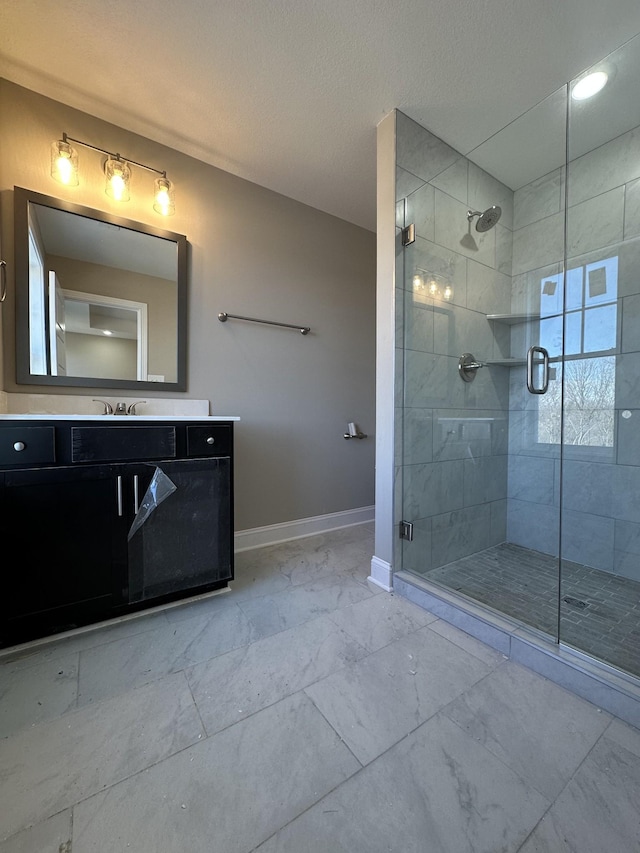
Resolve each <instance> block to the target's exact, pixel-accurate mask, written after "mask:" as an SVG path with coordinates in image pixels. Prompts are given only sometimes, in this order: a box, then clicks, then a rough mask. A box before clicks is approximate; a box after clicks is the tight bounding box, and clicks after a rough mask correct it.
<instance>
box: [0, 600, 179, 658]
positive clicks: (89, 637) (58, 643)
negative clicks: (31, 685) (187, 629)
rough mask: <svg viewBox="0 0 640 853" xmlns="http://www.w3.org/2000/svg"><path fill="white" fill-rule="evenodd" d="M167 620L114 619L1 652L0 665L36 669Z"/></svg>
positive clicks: (146, 616) (158, 613)
mask: <svg viewBox="0 0 640 853" xmlns="http://www.w3.org/2000/svg"><path fill="white" fill-rule="evenodd" d="M166 624H167V617H166V615H165V612H164V611H163V610H150V611H148V612H141V613H134V614H132V615H131V616H129V617H127V618H125V619H114V620H112V621H109V622H102V623H99V624H97V625H89V626H87V627H86V628H80V629H79V630H77V631H74V632H73V633H70V634H69V635H67V636H61V637H56V636H51V637H46V638H44V639H42V640H38V641H36V642H35V643H29V644H25V645H24V646H19V647H15V648H13V649H12V648H9V649H4V650H3V651H2V652H0V664H5V663H8V662H10V663H11V665H12V666H13V667H14V669H16V670H17V669H18V668H25V669H27V668H29V667H31V666H39V665H40V664H43V663H46V662H47V661H50V660H55V659H57V658H61V657H66V656H67V655H70V654H73V653H77V652H81V651H83V650H84V649H92V648H94V647H95V646H102V645H104V644H105V643H112V642H114V641H115V640H120V639H123V638H125V637H135V636H137V635H138V634H144V633H145V632H146V631H154V630H156V629H158V628H163V627H164V626H165V625H166Z"/></svg>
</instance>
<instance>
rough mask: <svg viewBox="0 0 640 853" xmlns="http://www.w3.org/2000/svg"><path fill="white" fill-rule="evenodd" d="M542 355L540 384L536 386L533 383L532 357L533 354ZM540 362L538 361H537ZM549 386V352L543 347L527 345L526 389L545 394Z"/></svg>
mask: <svg viewBox="0 0 640 853" xmlns="http://www.w3.org/2000/svg"><path fill="white" fill-rule="evenodd" d="M536 353H538V355H541V356H542V385H541V386H540V388H536V387H535V385H534V384H533V366H534V361H533V358H534V356H535V354H536ZM538 364H540V362H538ZM548 388H549V353H548V352H547V350H546V349H545V348H544V347H529V352H528V353H527V389H528V391H529V393H530V394H546V393H547V389H548Z"/></svg>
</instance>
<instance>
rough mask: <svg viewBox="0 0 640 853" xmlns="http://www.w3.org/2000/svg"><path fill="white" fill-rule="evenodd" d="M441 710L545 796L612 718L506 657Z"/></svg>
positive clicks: (578, 761) (566, 776) (565, 776)
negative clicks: (489, 672)
mask: <svg viewBox="0 0 640 853" xmlns="http://www.w3.org/2000/svg"><path fill="white" fill-rule="evenodd" d="M443 713H444V714H446V716H447V717H449V719H451V720H453V722H455V723H457V724H458V725H459V726H460V727H461V728H462V729H464V731H466V732H467V733H468V734H469V735H470V736H471V737H472V738H473V739H474V740H477V741H478V742H479V743H481V744H482V745H483V746H484V747H486V748H487V749H488V750H489V751H490V752H492V753H493V754H494V755H495V756H496V757H497V758H499V759H500V760H501V761H503V762H504V763H505V764H506V765H507V766H509V767H511V769H512V770H514V771H515V772H516V773H517V774H518V775H519V776H520V777H521V778H522V779H524V780H525V781H526V782H527V783H528V784H529V785H531V786H533V787H535V788H537V789H538V791H540V793H542V794H544V795H545V796H546V797H549V798H550V799H555V798H556V797H557V796H558V794H559V793H560V792H561V791H562V789H563V788H564V786H565V785H566V784H567V782H568V781H569V780H570V779H571V777H572V776H573V774H574V773H575V771H576V770H577V768H578V767H579V766H580V764H581V763H582V762H583V761H584V759H585V758H586V756H587V754H588V753H589V751H590V750H591V749H592V748H593V746H594V744H595V743H596V741H597V740H598V738H599V737H600V736H601V735H602V733H603V731H604V730H605V729H606V727H607V726H608V725H609V722H610V721H611V717H610V716H609V714H606V713H604V712H601V711H599V709H598V708H596V707H595V706H594V705H592V704H591V703H590V702H586V701H585V700H584V699H581V698H580V697H579V696H576V695H574V694H573V693H569V691H568V690H565V689H564V688H562V687H559V686H558V685H556V684H554V683H553V682H551V681H547V680H546V679H544V678H540V676H538V675H534V674H533V673H532V672H530V671H529V670H527V669H525V668H524V667H522V666H519V665H518V664H515V663H511V662H510V661H507V662H506V663H504V665H503V666H501V667H499V668H498V669H497V670H496V671H495V672H493V673H492V674H491V675H489V676H488V677H487V678H485V679H483V680H482V681H481V682H480V683H479V684H476V685H475V686H474V687H472V688H471V689H470V690H467V691H466V692H465V693H464V694H463V695H462V696H459V697H458V698H457V699H455V700H454V701H453V702H452V703H451V704H450V705H449V706H448V707H447V708H445V709H444V711H443Z"/></svg>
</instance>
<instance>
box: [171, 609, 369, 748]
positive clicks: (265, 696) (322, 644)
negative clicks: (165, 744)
mask: <svg viewBox="0 0 640 853" xmlns="http://www.w3.org/2000/svg"><path fill="white" fill-rule="evenodd" d="M365 654H366V651H365V649H363V648H362V646H360V645H359V644H358V643H357V642H355V640H353V639H352V638H351V637H350V636H349V635H348V634H346V633H345V632H344V631H342V630H341V629H340V628H338V626H337V625H335V624H334V623H333V622H332V621H331V620H330V619H329V618H328V617H326V616H323V617H320V618H319V619H314V620H312V621H311V622H306V623H305V624H303V625H300V626H298V627H296V628H292V629H290V630H288V631H282V632H280V633H278V634H275V635H273V636H271V637H267V638H265V639H263V640H260V641H259V642H256V643H252V644H251V645H250V646H245V647H244V648H241V649H236V650H235V651H231V652H228V653H227V654H225V655H221V656H220V657H217V658H215V659H214V660H211V661H208V662H207V663H204V664H200V665H198V666H194V667H192V668H190V669H188V670H187V679H188V681H189V684H190V686H191V690H192V692H193V697H194V699H195V702H196V705H197V707H198V710H199V712H200V716H201V717H202V721H203V723H204V725H205V728H206V729H207V732H208V733H209V734H212V733H214V732H217V731H220V730H221V729H224V728H226V727H227V726H230V725H232V724H233V723H236V722H238V720H241V719H242V718H243V717H247V716H249V715H250V714H253V713H255V712H256V711H259V710H260V709H261V708H265V707H267V706H268V705H271V704H273V703H275V702H277V701H279V700H280V699H283V698H284V697H285V696H288V695H290V694H291V693H295V692H296V691H298V690H301V689H302V688H303V687H306V686H307V685H308V684H311V683H313V682H314V681H317V680H318V679H319V678H324V677H325V676H326V675H329V674H330V673H332V672H335V671H336V670H338V669H341V668H342V667H344V666H346V665H347V664H349V663H352V662H353V661H355V660H357V659H358V658H360V657H362V656H363V655H365Z"/></svg>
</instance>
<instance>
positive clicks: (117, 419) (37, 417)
mask: <svg viewBox="0 0 640 853" xmlns="http://www.w3.org/2000/svg"><path fill="white" fill-rule="evenodd" d="M239 420H240V418H239V417H237V416H236V415H230V416H224V415H199V416H196V415H186V416H181V415H46V414H29V415H16V414H14V415H0V421H102V422H104V423H105V424H115V426H118V425H120V426H123V425H124V424H128V423H132V422H133V423H137V422H138V421H151V422H153V421H176V422H178V421H180V422H184V421H211V422H215V421H239Z"/></svg>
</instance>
